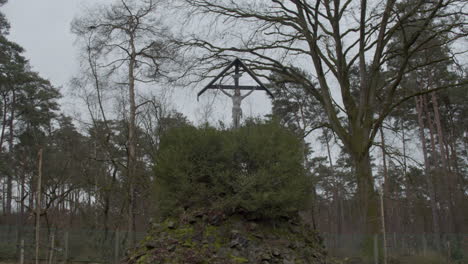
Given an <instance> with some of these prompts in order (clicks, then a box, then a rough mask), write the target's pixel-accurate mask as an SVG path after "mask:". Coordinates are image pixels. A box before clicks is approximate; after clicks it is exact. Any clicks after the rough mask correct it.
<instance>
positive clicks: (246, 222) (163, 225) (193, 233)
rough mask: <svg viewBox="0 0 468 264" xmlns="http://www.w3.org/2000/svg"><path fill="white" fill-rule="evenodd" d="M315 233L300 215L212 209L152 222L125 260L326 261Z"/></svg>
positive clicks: (186, 263) (213, 262)
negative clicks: (263, 216)
mask: <svg viewBox="0 0 468 264" xmlns="http://www.w3.org/2000/svg"><path fill="white" fill-rule="evenodd" d="M325 258H326V252H325V250H324V246H323V244H322V240H321V238H320V237H319V236H318V234H317V233H316V232H315V231H314V230H313V229H311V228H310V227H308V226H307V225H303V224H302V223H301V221H300V220H299V217H294V218H286V217H283V218H281V219H276V220H260V219H251V218H250V217H246V216H245V215H241V214H234V215H229V216H228V215H225V214H223V213H221V212H216V211H205V212H200V211H198V212H192V213H185V214H183V215H182V216H180V218H179V219H175V218H171V219H166V220H165V221H163V222H160V223H154V224H153V227H152V230H151V231H150V232H149V235H148V236H147V237H146V238H145V239H144V240H143V241H141V242H140V243H139V246H138V247H137V248H136V249H135V250H133V251H132V252H131V253H130V254H129V255H128V256H127V258H126V260H125V263H129V264H137V263H138V264H147V263H148V264H149V263H183V264H190V263H207V264H208V263H209V264H217V263H219V264H231V263H232V264H236V263H262V264H268V263H271V264H274V263H279V264H289V263H291V264H292V263H304V264H305V263H313V264H319V263H325Z"/></svg>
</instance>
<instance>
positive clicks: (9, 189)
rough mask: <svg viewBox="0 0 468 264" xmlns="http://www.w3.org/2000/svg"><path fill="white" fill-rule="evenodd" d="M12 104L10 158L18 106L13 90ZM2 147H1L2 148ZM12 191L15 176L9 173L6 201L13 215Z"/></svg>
mask: <svg viewBox="0 0 468 264" xmlns="http://www.w3.org/2000/svg"><path fill="white" fill-rule="evenodd" d="M12 97H13V98H12V102H11V106H10V124H9V127H10V137H9V139H8V151H9V153H10V157H11V156H12V155H13V139H14V126H13V124H14V119H15V104H16V93H15V91H14V90H13V96H12ZM0 147H1V146H0ZM12 189H13V175H12V174H11V173H10V172H9V173H7V201H6V205H7V206H6V213H7V214H11V202H12Z"/></svg>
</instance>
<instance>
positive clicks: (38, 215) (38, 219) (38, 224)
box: [35, 148, 42, 264]
mask: <svg viewBox="0 0 468 264" xmlns="http://www.w3.org/2000/svg"><path fill="white" fill-rule="evenodd" d="M38 160H39V165H38V170H37V175H38V176H37V177H38V178H37V198H36V245H35V246H36V264H39V243H40V237H39V236H40V233H41V186H42V183H41V181H42V148H41V149H39V155H38Z"/></svg>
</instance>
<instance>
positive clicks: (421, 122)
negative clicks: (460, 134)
mask: <svg viewBox="0 0 468 264" xmlns="http://www.w3.org/2000/svg"><path fill="white" fill-rule="evenodd" d="M414 99H415V101H416V111H417V112H418V123H419V137H420V139H421V145H422V149H423V157H424V173H425V174H426V177H424V178H425V179H426V185H427V189H428V191H429V198H430V199H431V201H430V203H431V213H432V227H433V229H434V230H433V231H434V234H435V237H436V246H437V248H438V247H439V234H440V227H439V217H438V213H437V202H436V198H435V191H434V185H433V183H432V177H431V175H430V165H429V158H428V157H427V147H426V138H425V135H424V120H423V104H424V101H423V98H422V96H419V99H418V97H415V98H414Z"/></svg>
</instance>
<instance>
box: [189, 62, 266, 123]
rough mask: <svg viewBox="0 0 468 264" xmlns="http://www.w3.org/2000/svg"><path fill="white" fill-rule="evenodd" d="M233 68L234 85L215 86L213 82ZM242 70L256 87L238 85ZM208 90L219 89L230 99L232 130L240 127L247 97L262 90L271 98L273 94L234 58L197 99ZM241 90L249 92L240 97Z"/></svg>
mask: <svg viewBox="0 0 468 264" xmlns="http://www.w3.org/2000/svg"><path fill="white" fill-rule="evenodd" d="M232 67H234V75H233V76H232V77H233V79H234V85H221V84H218V85H215V82H216V81H218V80H219V79H220V78H222V77H225V75H226V72H227V71H228V70H229V69H231V68H232ZM241 68H242V69H243V70H244V71H245V72H246V73H247V74H248V75H250V77H252V78H253V79H254V80H255V82H256V83H257V84H258V85H254V86H251V85H239V79H240V77H241V73H240V69H241ZM208 89H219V90H221V92H222V93H223V94H225V95H226V96H228V97H230V98H231V100H232V126H233V127H234V128H238V127H239V126H240V120H241V118H242V108H241V103H242V100H244V99H245V98H246V97H247V96H249V95H250V94H251V93H253V92H254V91H255V90H264V91H266V92H267V93H268V94H269V95H270V96H271V97H272V98H273V94H272V93H271V92H270V91H269V90H268V89H267V88H266V87H265V86H264V85H263V84H262V82H260V80H259V79H258V78H257V76H255V74H254V73H253V72H252V71H251V70H250V69H249V68H247V66H245V64H244V63H243V62H242V61H241V60H240V59H239V58H236V59H235V60H234V61H233V62H231V64H229V65H228V66H227V67H226V68H225V69H224V70H222V71H221V73H220V74H218V75H217V76H216V77H215V78H214V79H213V80H212V81H211V82H210V83H209V84H208V85H207V86H205V88H203V89H202V90H201V91H200V92H199V93H198V97H200V95H202V94H203V93H204V92H205V91H206V90H208ZM226 90H234V93H233V94H231V93H228V92H227V91H226ZM241 90H249V92H247V93H246V94H244V95H242V94H241Z"/></svg>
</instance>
